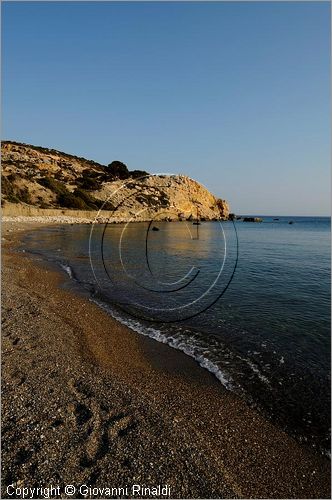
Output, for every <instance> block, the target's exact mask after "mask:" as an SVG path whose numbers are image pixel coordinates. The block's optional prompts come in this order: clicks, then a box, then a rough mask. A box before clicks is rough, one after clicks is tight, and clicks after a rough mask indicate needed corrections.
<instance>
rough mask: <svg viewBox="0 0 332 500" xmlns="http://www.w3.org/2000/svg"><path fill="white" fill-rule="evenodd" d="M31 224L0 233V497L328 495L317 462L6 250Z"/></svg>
mask: <svg viewBox="0 0 332 500" xmlns="http://www.w3.org/2000/svg"><path fill="white" fill-rule="evenodd" d="M35 225H37V224H36V223H35ZM33 227H34V226H33V224H28V223H26V222H21V223H18V222H16V223H15V222H6V223H5V224H4V225H3V230H2V237H3V241H2V243H3V245H2V246H3V257H2V265H3V274H2V279H3V281H2V322H3V323H2V325H3V326H2V328H3V335H2V498H7V497H8V492H7V487H8V486H9V485H13V487H12V488H16V487H18V488H21V487H23V486H25V487H39V486H48V485H51V484H52V485H59V486H60V488H61V494H60V496H61V497H62V498H67V497H68V498H69V496H67V495H66V494H65V493H64V486H65V485H67V484H71V485H75V487H76V488H77V492H79V488H80V486H81V485H88V486H91V487H95V488H105V487H110V488H111V487H112V488H119V487H125V486H128V487H129V492H130V494H128V497H131V496H132V495H131V493H132V492H131V491H130V488H131V486H132V485H133V484H138V485H144V486H147V487H151V488H152V487H158V486H160V485H161V486H166V485H167V486H168V487H169V492H168V493H167V496H168V497H170V498H330V463H329V461H328V459H326V458H324V457H322V456H319V455H316V454H314V453H312V452H310V451H308V450H307V449H305V448H304V447H302V446H300V445H299V444H298V443H297V442H296V441H295V440H294V439H292V438H291V437H289V436H288V435H287V434H286V433H285V432H283V431H282V430H280V429H279V428H277V427H276V426H274V425H273V424H272V423H270V422H269V421H267V420H266V419H265V418H264V417H263V416H261V415H260V414H259V413H258V412H257V411H255V410H254V409H252V408H250V407H249V406H248V405H247V404H246V403H245V402H244V401H242V400H240V399H239V398H238V397H236V396H235V395H234V394H232V393H231V392H229V391H227V390H226V389H224V387H223V386H222V385H221V384H220V383H219V382H218V381H217V380H216V379H215V378H214V376H213V375H212V374H210V373H209V372H207V371H205V370H203V369H202V368H201V367H199V366H198V364H197V363H196V362H195V361H194V360H192V359H191V358H189V357H187V356H186V355H185V354H183V353H181V352H179V351H176V350H174V349H172V348H171V347H168V346H166V345H163V344H160V343H157V342H155V341H154V340H151V339H148V338H146V337H143V336H140V335H139V334H137V333H135V332H133V331H131V330H130V329H129V328H127V327H125V326H124V325H122V324H120V323H118V322H117V321H116V320H114V319H113V318H112V317H110V316H109V315H107V314H106V312H104V311H103V310H101V309H99V308H98V306H96V305H95V304H93V303H91V302H90V301H89V300H88V299H87V298H84V297H83V296H80V295H75V294H74V293H73V292H71V291H68V290H67V289H66V288H64V287H63V286H62V285H63V284H64V283H65V281H66V279H68V278H66V276H65V275H64V274H61V273H60V272H57V271H56V270H54V269H52V268H51V267H49V266H48V265H46V264H45V263H43V262H42V261H37V260H36V259H32V258H31V257H29V255H28V254H27V253H22V252H17V251H16V247H17V242H18V241H19V240H20V238H21V235H22V234H23V232H24V231H26V230H28V229H32V228H33ZM100 491H101V490H100ZM116 496H118V497H119V496H127V495H114V497H116ZM81 497H82V495H80V494H79V493H76V495H75V496H74V497H71V498H81ZM88 497H89V495H88ZM95 497H96V498H97V497H98V498H103V495H102V494H100V495H97V496H95ZM143 497H147V498H150V497H151V496H150V495H144V494H142V493H140V494H138V495H137V498H143ZM159 497H160V496H156V498H159ZM10 498H19V497H18V496H14V495H12V496H11V497H10Z"/></svg>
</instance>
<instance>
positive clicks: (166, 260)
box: [25, 217, 330, 451]
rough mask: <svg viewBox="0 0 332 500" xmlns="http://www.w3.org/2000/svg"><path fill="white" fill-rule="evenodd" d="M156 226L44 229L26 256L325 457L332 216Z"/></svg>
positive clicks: (29, 244) (36, 233)
mask: <svg viewBox="0 0 332 500" xmlns="http://www.w3.org/2000/svg"><path fill="white" fill-rule="evenodd" d="M275 219H278V220H275ZM289 221H293V222H294V223H293V224H289ZM154 226H155V227H156V228H158V229H159V230H158V231H156V230H152V227H153V226H150V228H149V227H148V224H147V223H137V224H135V223H133V224H130V225H127V226H126V225H108V226H102V225H99V226H93V227H92V226H90V225H79V226H76V225H75V226H61V227H60V226H59V227H52V228H44V229H41V230H38V231H34V232H32V233H30V234H29V235H28V236H27V238H26V241H25V248H26V249H27V250H30V251H31V252H33V253H39V254H42V255H43V256H44V257H45V258H47V259H48V260H51V261H53V262H55V263H57V264H59V265H60V266H61V267H62V268H63V269H65V270H66V271H67V273H68V274H69V275H70V276H71V278H72V279H73V282H74V283H75V286H76V287H77V286H78V284H79V286H81V287H82V288H83V289H84V290H85V291H86V292H87V293H89V294H90V296H91V299H92V300H94V301H95V302H97V303H98V304H99V305H100V306H101V307H104V308H106V309H107V310H108V311H109V312H110V313H111V314H112V315H113V316H115V317H116V318H118V319H119V320H120V321H122V322H124V323H126V324H128V325H129V326H131V327H132V328H133V329H135V330H136V331H138V332H140V333H141V334H144V335H149V336H150V337H153V338H155V339H156V340H158V341H161V342H165V343H168V344H169V345H171V346H173V347H175V348H177V349H180V350H182V351H184V352H186V353H187V354H188V355H190V356H192V357H194V358H195V359H196V360H197V361H198V362H199V363H200V364H201V365H202V366H203V367H205V368H207V369H209V370H210V371H211V372H213V373H214V374H215V375H216V377H217V378H218V379H219V380H220V382H221V383H222V384H223V385H225V386H226V387H227V388H228V389H230V390H232V391H234V392H236V393H237V394H239V395H240V396H241V397H244V398H245V399H246V400H247V401H248V403H249V404H251V405H253V406H255V407H257V408H258V409H259V410H260V411H262V412H264V413H265V414H266V415H267V416H268V417H269V418H271V419H272V420H273V421H275V422H277V423H279V424H280V425H281V426H282V427H283V428H285V429H286V430H288V431H289V432H290V433H291V434H293V435H294V436H295V437H297V438H298V439H299V440H302V441H305V442H306V443H307V444H308V445H309V446H314V447H316V448H318V449H319V450H320V451H322V450H325V451H326V450H327V449H328V448H329V441H328V436H329V422H330V412H329V411H330V399H329V395H330V390H329V384H330V219H329V218H327V217H264V221H263V223H245V222H242V221H238V222H235V224H233V223H231V222H226V223H222V225H220V224H219V223H218V222H203V223H202V224H201V225H200V226H193V225H192V223H184V222H182V223H155V224H154ZM148 229H149V231H148Z"/></svg>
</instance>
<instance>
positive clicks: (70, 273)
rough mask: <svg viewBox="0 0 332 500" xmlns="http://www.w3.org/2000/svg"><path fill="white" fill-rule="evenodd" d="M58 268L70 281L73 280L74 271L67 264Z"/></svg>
mask: <svg viewBox="0 0 332 500" xmlns="http://www.w3.org/2000/svg"><path fill="white" fill-rule="evenodd" d="M60 267H61V269H63V270H64V271H65V272H66V273H67V274H68V276H69V278H70V279H75V276H74V271H73V270H72V268H71V267H70V265H69V264H60Z"/></svg>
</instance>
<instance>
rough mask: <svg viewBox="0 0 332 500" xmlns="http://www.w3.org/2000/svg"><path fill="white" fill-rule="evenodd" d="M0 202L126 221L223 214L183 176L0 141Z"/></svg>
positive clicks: (219, 203) (224, 208)
mask: <svg viewBox="0 0 332 500" xmlns="http://www.w3.org/2000/svg"><path fill="white" fill-rule="evenodd" d="M1 153H2V204H3V205H5V206H6V204H19V205H24V206H26V207H29V206H30V207H39V208H41V209H60V208H61V209H71V210H75V211H77V210H79V211H85V212H86V211H96V210H99V209H102V210H107V211H108V212H111V213H112V214H113V215H114V217H119V218H120V219H126V220H130V219H132V220H144V219H150V218H157V219H171V220H178V219H190V218H196V217H199V218H201V219H207V220H211V219H219V218H222V219H225V218H227V217H228V215H229V207H228V204H227V202H226V201H225V200H222V199H218V198H216V197H215V196H214V195H212V194H211V193H210V192H209V191H208V190H207V189H206V188H204V187H203V186H202V185H200V184H199V183H198V182H196V181H194V180H192V179H190V178H189V177H187V176H183V175H158V176H155V175H149V174H147V173H146V172H143V171H137V170H134V171H131V172H130V171H129V170H128V169H127V167H126V166H125V165H124V164H123V163H121V162H118V161H115V162H112V163H111V164H109V165H108V166H106V165H101V164H99V163H97V162H94V161H92V160H86V159H85V158H79V157H77V156H73V155H69V154H66V153H62V152H60V151H56V150H53V149H47V148H42V147H38V146H31V145H27V144H21V143H16V142H11V141H5V142H3V143H2V145H1Z"/></svg>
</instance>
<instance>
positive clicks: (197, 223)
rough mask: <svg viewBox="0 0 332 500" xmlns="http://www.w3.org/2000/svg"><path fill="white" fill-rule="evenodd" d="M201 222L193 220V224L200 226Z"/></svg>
mask: <svg viewBox="0 0 332 500" xmlns="http://www.w3.org/2000/svg"><path fill="white" fill-rule="evenodd" d="M200 225H201V223H200V222H193V226H200Z"/></svg>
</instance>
